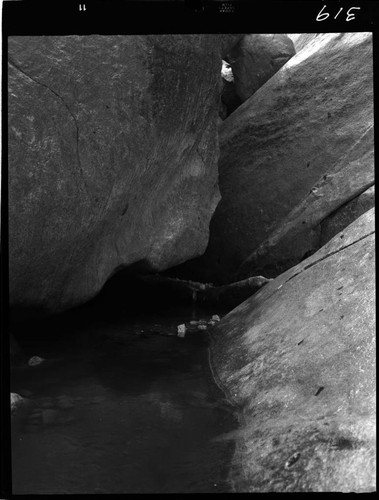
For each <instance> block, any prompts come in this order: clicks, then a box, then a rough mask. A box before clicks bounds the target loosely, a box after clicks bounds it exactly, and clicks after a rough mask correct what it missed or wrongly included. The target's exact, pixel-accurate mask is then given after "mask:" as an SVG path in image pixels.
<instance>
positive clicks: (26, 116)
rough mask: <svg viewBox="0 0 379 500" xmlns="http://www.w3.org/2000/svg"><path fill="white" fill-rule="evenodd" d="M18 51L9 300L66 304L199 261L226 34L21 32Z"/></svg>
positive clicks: (212, 203)
mask: <svg viewBox="0 0 379 500" xmlns="http://www.w3.org/2000/svg"><path fill="white" fill-rule="evenodd" d="M8 55H9V58H8V73H9V89H8V90H9V103H8V106H9V138H8V140H9V264H10V279H9V283H10V301H11V304H12V305H17V306H25V307H26V306H30V307H31V306H34V307H36V308H37V307H39V308H41V309H47V310H51V311H58V310H63V309H67V308H69V307H72V306H74V305H76V304H79V303H82V302H84V301H86V300H89V299H90V298H91V297H93V296H94V295H95V294H96V293H97V292H98V291H99V290H100V288H101V287H102V285H103V284H104V282H105V281H106V280H107V279H108V278H109V276H110V275H111V274H112V273H113V271H114V270H115V269H116V268H119V267H122V266H128V265H131V264H136V263H138V265H139V266H140V268H142V269H146V270H148V269H151V270H156V271H158V270H162V269H166V268H167V267H170V266H173V265H175V264H179V263H180V262H183V261H185V260H187V259H189V258H191V257H194V256H196V255H200V254H201V253H202V252H203V251H204V250H205V248H206V245H207V242H208V227H209V220H210V217H211V215H212V213H213V211H214V209H215V207H216V204H217V202H218V200H219V192H218V187H217V159H218V140H217V120H218V107H219V95H220V94H219V93H220V89H219V84H220V69H221V49H220V40H219V37H217V36H216V35H215V36H211V35H186V36H181V35H175V36H174V35H149V36H98V35H90V36H76V35H75V36H61V37H60V36H55V37H54V36H48V37H39V36H34V37H25V36H24V37H10V38H9V54H8Z"/></svg>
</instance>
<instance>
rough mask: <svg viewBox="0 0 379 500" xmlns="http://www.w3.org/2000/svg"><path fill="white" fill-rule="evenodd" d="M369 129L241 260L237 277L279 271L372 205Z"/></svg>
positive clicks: (372, 160) (312, 249) (323, 241)
mask: <svg viewBox="0 0 379 500" xmlns="http://www.w3.org/2000/svg"><path fill="white" fill-rule="evenodd" d="M373 134H374V131H373V126H372V125H371V127H369V128H368V129H366V130H365V131H364V133H363V135H362V136H361V137H360V138H359V139H358V140H357V142H356V143H355V144H354V145H353V146H352V147H351V148H350V149H349V150H348V151H347V152H346V154H345V155H344V156H343V157H342V159H341V160H340V161H338V162H337V164H336V165H334V166H333V168H332V169H331V170H329V171H328V172H327V174H324V175H323V176H322V177H321V179H319V181H318V182H317V183H316V184H315V185H314V186H313V187H312V189H311V190H310V191H309V193H308V194H307V196H306V197H305V198H304V200H302V201H301V202H300V203H299V204H298V205H297V206H296V207H295V208H294V209H293V210H292V211H291V212H290V213H289V214H288V216H287V217H285V218H284V219H283V220H282V221H280V223H279V225H278V227H277V228H275V229H274V230H273V231H272V232H271V233H270V235H269V237H268V238H267V239H266V240H265V241H264V242H263V243H261V244H260V245H259V247H258V248H257V249H256V250H255V251H254V252H253V253H252V254H251V255H250V256H249V257H248V258H247V259H246V260H245V261H244V263H243V264H242V266H241V267H240V269H239V272H238V275H239V276H241V277H243V276H249V275H250V273H251V271H252V270H254V272H257V271H259V272H262V273H266V274H267V275H271V274H273V275H274V276H277V275H278V274H279V273H280V272H283V271H285V270H286V269H288V268H289V267H292V266H293V265H295V264H297V263H298V262H299V261H300V260H301V259H302V257H303V256H304V254H306V253H307V252H308V253H309V252H312V251H315V250H318V249H319V248H320V247H321V246H323V245H324V244H325V243H326V242H327V241H329V240H330V239H331V238H332V237H333V236H334V235H335V234H337V233H338V232H340V231H341V230H342V229H344V227H346V226H348V225H349V224H350V223H351V222H352V221H353V220H355V219H357V218H358V217H359V216H360V215H361V214H362V213H364V212H365V211H367V210H368V209H369V208H371V207H373V206H374V191H373V189H374V188H373V187H372V189H371V191H370V190H368V191H366V190H367V188H368V187H369V186H372V185H373V184H374V174H375V169H374V137H373ZM364 193H366V194H364ZM359 199H360V200H361V201H358V200H359ZM350 200H351V201H350ZM349 202H350V203H349ZM340 207H341V208H340ZM339 208H340V210H338V209H339ZM336 211H337V212H336ZM320 224H321V226H320Z"/></svg>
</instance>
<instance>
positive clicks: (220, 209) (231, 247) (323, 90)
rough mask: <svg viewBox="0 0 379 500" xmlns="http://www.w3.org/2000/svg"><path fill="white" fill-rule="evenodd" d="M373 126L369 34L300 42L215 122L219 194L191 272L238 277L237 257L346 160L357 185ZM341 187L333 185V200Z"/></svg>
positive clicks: (368, 172) (368, 169) (369, 169)
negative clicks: (252, 91) (301, 44)
mask: <svg viewBox="0 0 379 500" xmlns="http://www.w3.org/2000/svg"><path fill="white" fill-rule="evenodd" d="M372 127H373V70H372V37H371V34H370V33H342V34H333V33H328V34H325V35H322V36H320V39H319V40H318V38H315V39H314V40H313V41H311V42H309V43H308V44H306V45H305V46H304V48H303V49H302V50H300V51H299V52H298V53H297V54H296V55H295V56H294V57H292V58H291V59H290V60H289V61H288V62H287V63H286V64H285V65H284V66H283V67H282V68H281V69H280V70H279V71H278V72H277V73H276V74H275V75H274V76H273V77H272V78H270V80H269V81H268V82H266V83H265V84H264V85H263V86H262V87H261V88H260V89H259V90H258V91H257V92H256V93H255V94H254V95H253V96H251V97H250V98H249V99H248V100H247V101H246V102H244V103H243V104H242V105H241V106H240V107H239V108H238V109H236V111H234V113H232V114H231V115H230V116H228V118H227V119H226V120H225V121H224V122H223V123H222V124H221V126H220V128H219V130H220V147H221V152H220V161H219V184H220V191H221V195H222V199H221V202H220V203H219V205H218V206H217V209H216V212H215V215H214V216H213V218H212V221H211V226H210V241H209V245H208V248H207V251H206V253H205V255H204V256H203V257H202V258H200V259H198V260H196V261H195V262H194V263H193V269H195V270H197V272H198V274H197V275H196V276H194V278H193V279H197V280H200V281H213V282H226V281H234V280H235V279H236V278H237V279H241V276H235V275H234V273H235V272H236V271H237V269H238V268H239V266H240V265H241V264H242V262H243V261H244V260H245V259H246V258H247V257H248V256H249V255H250V254H251V253H252V252H253V251H254V250H256V249H257V248H258V247H259V245H260V244H261V243H263V242H264V241H265V239H266V238H268V237H269V235H270V234H271V232H272V231H274V230H275V228H277V227H278V225H279V224H280V221H282V220H283V219H284V218H285V217H286V216H287V215H288V214H289V213H290V212H291V210H293V209H294V208H295V207H296V206H297V205H298V204H299V203H301V202H302V201H303V200H304V198H306V197H307V196H308V194H309V193H310V190H311V189H312V188H313V187H314V185H315V184H316V183H317V182H318V181H319V180H320V179H321V180H322V179H323V176H324V175H327V174H329V172H334V171H336V170H338V169H341V170H340V172H339V174H338V175H340V176H341V177H343V176H344V168H346V169H347V170H346V176H347V177H348V176H349V175H351V173H352V172H354V179H355V180H354V183H353V184H354V186H355V188H356V187H358V180H359V176H360V175H362V182H361V186H363V185H364V182H365V179H366V178H368V177H370V176H371V178H372V173H373V163H372V158H373V157H372V151H373V134H372ZM349 152H350V154H351V157H350V156H349V155H348V153H349ZM359 155H360V156H359ZM338 162H339V165H337V164H338ZM361 166H364V170H363V171H362V172H361V173H360V170H359V169H360V167H361ZM337 167H338V168H337ZM354 169H356V170H354ZM333 175H334V174H333ZM328 182H329V181H328ZM359 182H360V181H359ZM348 184H349V179H346V180H345V182H344V185H345V188H346V187H347V185H348ZM369 185H370V184H368V185H366V187H364V189H367V188H368V187H369ZM345 188H344V189H345ZM341 189H342V188H341ZM347 192H348V189H345V192H343V193H342V191H339V193H340V194H343V196H342V197H341V198H340V199H339V200H338V203H339V204H340V205H341V204H343V203H346V202H347V201H348V200H349V198H346V197H345V196H346V194H347ZM357 194H359V192H355V194H354V196H355V195H357ZM312 196H313V195H312ZM319 201H320V204H321V205H322V203H323V201H322V200H321V199H320V200H319ZM334 201H336V200H334ZM338 206H339V205H337V206H336V205H334V208H333V209H332V210H335V209H336V208H337V207H338ZM329 213H330V212H329ZM316 237H317V235H316ZM310 243H312V242H310ZM308 246H309V245H308V243H307V244H306V245H305V247H306V248H307V247H308ZM193 269H192V272H193ZM254 274H261V273H260V272H259V270H258V269H256V270H251V275H254ZM184 277H185V276H184Z"/></svg>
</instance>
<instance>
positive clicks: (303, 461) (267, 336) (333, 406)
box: [211, 209, 376, 492]
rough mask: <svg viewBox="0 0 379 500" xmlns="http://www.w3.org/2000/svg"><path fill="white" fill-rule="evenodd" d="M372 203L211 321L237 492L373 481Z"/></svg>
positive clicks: (344, 487)
mask: <svg viewBox="0 0 379 500" xmlns="http://www.w3.org/2000/svg"><path fill="white" fill-rule="evenodd" d="M374 212H375V210H374V209H371V210H369V211H368V212H366V213H364V214H363V215H361V216H360V217H359V218H358V219H356V220H355V221H354V222H353V223H351V224H350V225H349V226H348V227H346V228H345V229H344V231H343V232H341V233H338V234H337V235H335V236H334V238H333V239H331V240H330V241H329V242H328V243H327V244H326V245H325V246H323V247H322V248H321V249H320V250H318V251H317V252H316V253H315V254H313V255H312V256H311V257H309V258H308V259H306V260H305V261H303V262H301V263H300V264H298V265H297V266H295V267H293V268H292V269H289V270H288V271H286V272H285V273H283V274H281V275H280V276H278V277H277V278H276V279H274V280H273V281H271V282H270V283H268V284H267V285H266V286H265V287H264V288H263V289H262V290H260V291H259V292H257V293H256V294H255V295H254V296H253V297H251V298H249V299H248V300H246V301H245V302H244V303H243V304H241V305H240V306H238V307H237V308H236V309H234V310H233V311H232V312H230V313H229V314H228V315H227V316H225V317H224V318H223V319H222V321H221V322H220V323H219V324H218V325H217V326H215V327H214V329H212V330H211V337H212V346H211V362H212V368H213V371H214V373H215V375H216V376H217V379H218V382H219V383H220V385H221V387H222V388H223V389H224V391H225V392H226V394H227V395H228V398H229V399H230V400H231V401H233V402H234V404H235V405H236V407H237V408H239V412H240V425H241V429H240V432H239V433H238V435H237V436H236V452H235V457H234V466H233V469H232V478H231V479H232V480H233V483H234V489H235V491H237V492H240V491H243V492H268V491H274V492H275V491H277V492H279V491H280V492H284V491H286V492H295V491H298V492H300V491H304V492H313V491H319V492H325V491H333V492H335V491H340V492H368V491H375V489H376V387H375V379H376V376H375V375H376V367H375V365H376V363H375V358H376V353H375V272H374V269H375V234H374V233H375V215H374Z"/></svg>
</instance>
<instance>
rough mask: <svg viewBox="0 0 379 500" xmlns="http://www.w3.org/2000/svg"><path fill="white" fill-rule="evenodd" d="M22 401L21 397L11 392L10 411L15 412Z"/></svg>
mask: <svg viewBox="0 0 379 500" xmlns="http://www.w3.org/2000/svg"><path fill="white" fill-rule="evenodd" d="M23 402H24V400H23V399H22V397H21V396H20V395H19V394H17V393H16V392H11V411H12V412H13V411H15V410H16V409H17V408H18V407H19V406H20V405H21V404H22V403H23Z"/></svg>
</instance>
